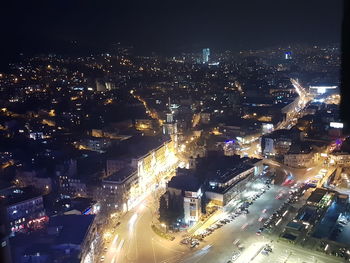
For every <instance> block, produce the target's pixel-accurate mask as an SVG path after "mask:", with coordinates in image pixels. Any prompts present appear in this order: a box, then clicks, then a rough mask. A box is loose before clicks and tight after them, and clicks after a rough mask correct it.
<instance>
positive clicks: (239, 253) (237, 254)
mask: <svg viewBox="0 0 350 263" xmlns="http://www.w3.org/2000/svg"><path fill="white" fill-rule="evenodd" d="M240 255H241V252H239V251H235V252H233V254H232V258H231V260H232V261H235V260H236V259H237V258H239V256H240Z"/></svg>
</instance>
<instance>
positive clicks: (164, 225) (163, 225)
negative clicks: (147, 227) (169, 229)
mask: <svg viewBox="0 0 350 263" xmlns="http://www.w3.org/2000/svg"><path fill="white" fill-rule="evenodd" d="M160 225H161V226H162V227H164V230H165V232H166V224H164V223H161V224H160Z"/></svg>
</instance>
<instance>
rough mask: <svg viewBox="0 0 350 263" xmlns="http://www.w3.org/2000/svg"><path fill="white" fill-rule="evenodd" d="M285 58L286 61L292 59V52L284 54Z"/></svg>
mask: <svg viewBox="0 0 350 263" xmlns="http://www.w3.org/2000/svg"><path fill="white" fill-rule="evenodd" d="M284 58H285V59H292V52H290V51H289V52H286V53H284Z"/></svg>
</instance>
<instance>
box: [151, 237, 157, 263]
mask: <svg viewBox="0 0 350 263" xmlns="http://www.w3.org/2000/svg"><path fill="white" fill-rule="evenodd" d="M151 245H152V251H153V258H154V263H157V258H156V252H155V251H154V246H153V238H152V240H151Z"/></svg>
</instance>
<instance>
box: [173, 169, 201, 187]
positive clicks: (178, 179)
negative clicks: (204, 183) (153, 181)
mask: <svg viewBox="0 0 350 263" xmlns="http://www.w3.org/2000/svg"><path fill="white" fill-rule="evenodd" d="M182 170H183V169H182ZM168 187H171V188H175V189H179V190H183V191H191V192H197V191H198V190H199V188H200V187H201V184H200V182H199V180H198V178H197V177H195V176H194V175H193V174H192V173H190V172H189V173H187V174H186V173H182V174H179V175H176V176H174V177H173V178H172V179H171V180H170V182H169V183H168Z"/></svg>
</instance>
